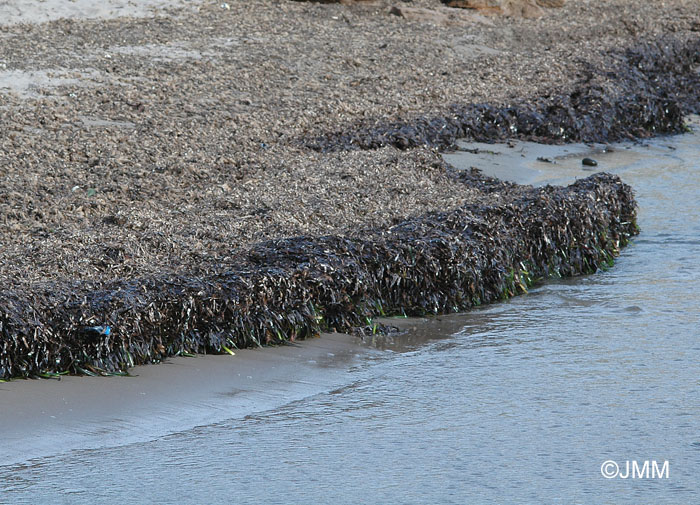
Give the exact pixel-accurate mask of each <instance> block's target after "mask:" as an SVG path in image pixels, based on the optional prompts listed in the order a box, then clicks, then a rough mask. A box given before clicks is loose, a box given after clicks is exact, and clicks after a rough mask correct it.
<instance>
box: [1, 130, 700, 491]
mask: <svg viewBox="0 0 700 505" xmlns="http://www.w3.org/2000/svg"><path fill="white" fill-rule="evenodd" d="M669 145H670V146H672V147H673V149H670V148H669V147H667V146H669ZM698 145H700V144H699V142H698V138H697V137H695V136H691V135H688V136H683V137H678V138H673V139H664V140H663V141H658V142H653V143H652V144H651V145H649V146H648V147H635V148H633V149H631V150H629V151H628V150H626V149H624V148H623V149H618V150H617V151H616V152H615V153H604V154H601V156H600V158H599V163H600V165H601V166H602V167H603V168H605V167H606V164H607V165H608V168H611V169H616V170H619V171H620V172H621V173H622V174H623V177H624V179H625V180H626V181H627V182H629V183H630V184H632V185H633V186H634V187H635V189H636V192H637V197H638V200H639V203H640V206H641V210H640V225H641V227H642V230H643V232H642V234H641V235H640V236H639V238H638V239H636V240H635V241H634V243H633V244H632V245H631V246H630V247H628V248H627V249H625V250H624V251H623V253H622V256H621V258H620V260H619V261H618V262H617V264H616V266H615V267H614V268H613V269H611V270H608V271H606V272H600V273H598V274H596V275H592V276H588V277H585V278H580V279H576V280H568V281H556V282H550V283H548V284H546V285H544V286H541V287H539V288H537V289H535V290H533V291H532V292H531V293H530V294H528V295H526V296H522V297H518V298H515V299H513V300H511V301H510V302H507V303H503V304H497V305H493V306H489V307H484V308H482V309H480V310H476V311H473V312H471V313H469V314H466V315H460V316H449V317H444V318H441V319H439V320H434V321H431V322H430V323H428V324H427V325H426V326H425V327H422V329H421V330H420V333H412V334H411V335H412V337H411V338H412V340H411V341H410V342H408V343H407V342H406V341H405V340H404V341H401V340H399V338H398V337H394V340H392V341H387V342H384V344H381V345H378V347H382V348H384V349H385V350H384V352H382V353H371V354H369V355H368V356H366V358H365V361H364V362H363V363H361V364H360V365H359V366H354V368H353V370H352V373H350V374H349V375H348V380H347V381H346V383H345V384H344V385H342V386H341V387H338V388H335V389H333V390H331V391H328V392H324V393H320V394H316V395H314V396H311V397H308V398H305V399H302V400H299V401H294V402H291V403H288V404H287V405H285V406H283V407H281V408H275V409H273V410H270V411H266V412H263V413H257V414H254V415H248V416H246V417H242V418H241V417H237V418H234V419H230V420H228V421H225V422H221V423H217V424H213V425H208V426H202V427H199V428H196V429H193V430H189V431H186V432H181V433H174V434H164V436H163V437H162V438H158V439H155V440H151V441H150V442H148V443H139V444H138V445H136V444H134V445H126V446H120V447H116V448H109V449H99V450H89V451H74V452H72V453H69V454H67V455H64V456H58V457H54V458H44V459H41V460H36V461H33V462H32V463H31V464H27V465H24V466H12V467H0V502H3V503H5V502H6V503H70V504H82V503H85V504H88V503H90V504H92V503H117V502H125V503H222V504H223V503H261V502H262V503H285V504H286V503H338V504H342V503H416V504H424V503H456V504H457V503H459V504H462V503H501V504H504V503H512V504H516V503H517V504H522V503H548V504H550V503H551V504H601V503H615V504H622V503H630V504H638V503H656V504H661V503H669V504H671V503H673V504H678V503H691V502H696V501H697V497H698V495H699V493H700V484H699V481H698V477H697V475H698V469H699V468H700V421H698V419H699V418H700V373H699V372H700V369H699V368H698V362H699V361H700V340H699V339H698V336H700V316H699V315H698V309H699V308H700V294H699V291H698V289H697V286H698V284H699V283H700V268H699V267H698V265H697V258H699V257H700V240H698V236H700V207H699V206H698V203H697V201H698V189H697V188H699V187H700V164H699V163H698V161H697V160H698V159H699V156H698V155H699V154H700V149H699V148H698ZM625 152H629V153H631V154H630V156H629V158H628V159H629V160H630V163H624V156H625ZM640 153H642V154H643V155H644V156H642V155H640ZM607 156H610V158H609V159H608V158H607ZM613 156H616V158H613ZM610 160H615V161H614V163H613V162H612V161H610ZM562 165H563V163H562ZM616 167H617V168H616ZM557 168H562V167H557V166H552V167H551V169H552V170H556V169H557ZM374 345H375V346H377V343H376V342H375V343H374ZM606 460H613V461H616V462H620V463H621V464H623V465H624V462H625V461H639V462H644V461H646V460H649V461H651V460H656V461H659V462H663V461H668V462H669V470H670V471H669V479H662V480H659V479H637V480H631V479H628V480H623V479H619V478H618V479H609V480H608V479H604V478H603V477H602V476H601V473H600V467H601V464H602V463H603V462H604V461H606Z"/></svg>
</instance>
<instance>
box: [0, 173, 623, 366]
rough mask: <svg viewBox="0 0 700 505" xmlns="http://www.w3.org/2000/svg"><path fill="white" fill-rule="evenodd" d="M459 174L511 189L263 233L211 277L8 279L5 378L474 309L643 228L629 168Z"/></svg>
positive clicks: (603, 260) (1, 332)
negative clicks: (373, 221)
mask: <svg viewBox="0 0 700 505" xmlns="http://www.w3.org/2000/svg"><path fill="white" fill-rule="evenodd" d="M455 177H457V178H458V179H459V181H460V182H461V183H463V184H470V185H473V186H474V187H477V188H479V189H481V190H482V191H484V192H487V193H492V194H501V195H502V196H507V198H501V199H496V198H494V201H497V202H501V203H498V204H493V205H476V204H469V205H465V206H463V207H461V208H459V209H457V210H454V211H450V212H435V213H430V214H426V215H423V216H418V217H414V218H411V219H407V220H405V221H403V222H401V223H399V224H397V225H395V226H393V227H391V228H389V229H376V230H364V231H358V232H357V233H354V234H353V235H352V236H325V237H306V236H300V237H294V238H287V239H282V240H274V241H269V242H265V243H261V244H258V245H256V246H254V247H253V248H251V249H249V250H246V251H243V252H241V253H239V255H238V256H237V258H236V260H235V261H233V262H231V263H230V264H228V267H223V266H222V267H220V269H219V270H218V271H217V272H215V273H213V274H211V275H210V276H208V277H207V278H191V277H186V276H174V275H171V276H161V277H150V278H142V279H136V280H131V281H126V280H125V281H114V282H110V283H105V284H104V285H97V284H93V285H85V284H75V283H73V284H71V283H64V284H52V285H46V286H43V288H42V289H35V290H33V292H32V293H25V292H23V293H19V292H13V291H8V290H3V291H2V292H0V378H12V377H37V376H56V375H58V374H61V373H64V372H66V371H69V372H71V373H82V374H108V373H124V371H125V370H127V369H128V368H129V367H131V366H134V365H136V364H143V363H150V362H157V361H160V360H162V359H163V358H165V357H167V356H173V355H178V354H180V355H181V354H191V353H207V352H216V353H220V352H228V351H229V350H230V349H232V348H240V347H249V346H260V345H264V344H279V343H283V342H286V341H292V340H295V339H300V338H304V337H309V336H312V335H316V334H318V333H319V332H321V331H324V330H337V331H352V329H353V328H358V327H364V326H367V322H368V318H372V317H374V316H379V315H392V314H406V315H423V314H437V313H446V312H454V311H462V310H465V309H468V308H470V307H473V306H475V305H480V304H482V303H488V302H493V301H496V300H500V299H504V298H508V297H510V296H513V295H515V294H517V293H521V292H524V291H526V290H527V289H528V287H529V286H531V285H532V284H533V283H535V282H537V281H538V279H540V278H543V277H547V276H552V275H555V276H572V275H578V274H584V273H590V272H594V271H596V269H598V268H601V267H605V266H607V265H609V264H611V262H612V261H613V258H614V256H615V255H617V253H618V252H619V249H620V248H621V247H622V246H624V245H625V244H626V243H627V241H628V240H629V237H630V236H632V235H633V234H635V233H636V230H637V228H636V224H635V217H636V203H635V201H634V197H633V194H632V190H631V188H630V187H629V186H627V185H626V184H623V183H622V182H621V181H620V179H619V178H618V177H616V176H612V175H609V174H596V175H593V176H591V177H589V178H587V179H583V180H579V181H577V182H576V183H575V184H572V185H570V186H568V187H552V186H547V187H544V188H531V187H522V186H516V185H513V184H509V183H505V182H501V181H498V180H495V179H490V178H487V177H484V176H482V175H481V174H479V173H478V172H476V171H472V172H471V173H469V172H466V173H461V174H456V175H455ZM503 202H507V203H503ZM373 331H374V330H373Z"/></svg>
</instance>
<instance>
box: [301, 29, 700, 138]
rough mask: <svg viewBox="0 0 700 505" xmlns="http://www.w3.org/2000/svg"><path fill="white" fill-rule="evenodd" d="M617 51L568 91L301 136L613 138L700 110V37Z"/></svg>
mask: <svg viewBox="0 0 700 505" xmlns="http://www.w3.org/2000/svg"><path fill="white" fill-rule="evenodd" d="M611 56H612V58H611V61H614V62H616V63H615V64H614V65H612V66H610V68H606V67H593V66H591V65H588V66H587V69H586V70H585V71H584V72H583V75H582V76H581V78H580V79H579V81H578V83H577V84H575V85H574V86H573V88H572V89H570V90H568V91H566V92H564V93H552V94H551V95H547V96H540V97H536V98H534V99H529V100H527V101H521V102H516V103H512V104H506V105H502V106H498V105H493V104H469V105H461V104H455V105H452V106H451V107H450V108H449V109H448V110H446V111H443V112H440V113H436V114H435V115H432V116H421V117H414V118H410V119H396V120H385V119H376V120H373V121H365V122H363V123H361V124H356V125H353V126H351V127H348V128H346V129H344V130H342V131H339V132H333V133H328V134H326V135H322V136H319V137H317V138H315V139H313V140H310V141H309V140H304V141H303V142H304V143H305V144H307V145H308V146H309V147H312V148H313V149H316V150H319V151H337V150H351V149H376V148H379V147H382V146H387V145H390V146H394V147H397V148H400V149H407V148H410V147H416V146H431V147H439V148H446V147H450V146H453V145H454V144H455V142H456V141H457V140H458V139H463V138H466V139H471V140H475V141H479V142H495V141H504V140H506V139H508V138H513V137H517V138H521V139H524V140H532V141H536V142H546V143H561V142H579V141H580V142H615V141H621V140H629V139H634V138H644V137H649V136H651V135H655V134H664V133H680V132H682V131H684V123H683V116H684V114H688V113H697V112H698V110H699V107H698V104H699V103H700V73H699V72H698V71H697V68H698V64H699V63H700V40H699V39H695V40H693V41H690V42H685V41H679V40H677V39H671V38H662V39H660V40H654V41H651V42H647V43H644V44H640V45H638V46H636V47H633V48H631V49H628V50H626V51H624V52H621V53H619V54H612V55H611Z"/></svg>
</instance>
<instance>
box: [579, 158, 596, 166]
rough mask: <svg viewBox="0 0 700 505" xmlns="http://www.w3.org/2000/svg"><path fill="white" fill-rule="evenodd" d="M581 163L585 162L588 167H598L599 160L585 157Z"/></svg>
mask: <svg viewBox="0 0 700 505" xmlns="http://www.w3.org/2000/svg"><path fill="white" fill-rule="evenodd" d="M581 163H583V164H584V165H585V166H587V167H597V166H598V162H597V161H596V160H594V159H593V158H583V159H582V160H581Z"/></svg>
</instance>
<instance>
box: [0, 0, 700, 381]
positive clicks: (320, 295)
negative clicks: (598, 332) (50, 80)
mask: <svg viewBox="0 0 700 505" xmlns="http://www.w3.org/2000/svg"><path fill="white" fill-rule="evenodd" d="M416 4H417V5H420V6H423V7H424V8H426V9H430V8H437V7H438V4H440V7H442V5H441V3H440V2H437V1H436V2H432V1H429V0H425V1H421V2H416ZM226 6H227V7H226V8H223V7H222V5H221V4H218V3H217V4H206V5H202V6H201V7H200V8H199V9H198V10H197V11H195V12H193V11H192V10H180V11H178V10H173V11H168V12H167V13H165V12H161V13H160V14H157V15H155V16H154V17H153V18H145V19H137V18H129V17H125V18H119V19H115V20H74V19H63V20H57V21H53V22H51V23H47V24H42V25H13V26H9V27H3V28H2V29H1V30H0V40H1V41H2V56H1V57H2V61H1V62H0V63H1V64H2V69H4V70H5V71H7V72H36V71H44V72H46V74H45V75H48V76H49V77H51V76H53V77H54V78H56V79H58V80H57V82H56V83H54V84H55V85H53V86H52V85H48V84H46V85H45V86H42V87H39V88H36V89H32V90H31V91H32V93H29V94H26V93H25V94H23V93H18V92H16V91H12V90H11V91H9V92H7V93H3V94H2V95H0V102H2V103H1V104H0V105H1V106H2V107H0V121H1V122H2V124H3V125H4V126H5V127H4V128H3V129H2V132H1V133H0V146H1V147H2V151H1V153H2V157H3V163H2V165H1V167H0V172H1V173H2V177H3V182H4V184H3V185H2V187H1V188H0V215H1V216H2V227H1V228H0V241H1V242H2V244H3V249H2V262H0V280H1V281H2V285H3V289H2V292H0V376H2V377H17V376H37V375H41V374H44V375H51V374H54V373H59V372H64V371H69V372H77V373H104V372H120V371H124V370H126V369H127V368H128V367H130V366H133V365H134V364H137V363H147V362H154V361H159V360H161V359H163V358H164V357H166V356H170V355H175V354H183V353H193V352H225V351H226V349H229V350H230V349H232V348H234V347H243V346H250V345H265V344H274V343H280V342H284V341H287V340H295V339H298V338H303V337H307V336H309V335H314V334H317V333H318V332H319V331H322V330H331V329H335V330H338V331H351V330H352V329H353V328H357V327H362V326H365V325H367V324H368V318H371V317H373V316H377V315H382V314H397V313H398V314H401V313H404V314H408V315H417V314H425V313H439V312H450V311H458V310H465V309H468V308H469V307H471V306H473V305H475V304H480V303H487V302H491V301H494V300H497V299H501V298H504V297H508V296H512V295H513V294H516V293H517V292H521V291H523V290H525V289H527V287H528V285H530V284H531V283H532V282H535V281H536V280H537V279H539V278H541V277H545V276H547V275H578V274H581V273H587V272H592V271H595V270H596V269H597V268H600V267H601V266H606V265H609V264H610V263H611V261H612V258H613V257H614V256H615V254H617V251H618V250H619V248H620V247H622V246H624V244H625V243H626V242H627V241H628V239H629V237H630V236H631V235H632V234H634V233H635V231H636V226H635V203H634V199H633V195H632V191H631V189H630V188H629V187H628V186H626V185H625V184H623V183H622V182H621V181H620V180H619V179H618V178H616V177H612V176H607V175H597V176H593V177H591V178H589V179H586V180H583V181H579V182H578V183H576V184H574V185H572V186H570V187H568V188H554V187H549V188H542V189H533V188H529V187H522V186H516V185H512V184H506V183H502V182H499V181H495V180H492V179H489V178H486V177H483V176H481V175H480V174H478V173H463V172H458V171H456V170H453V169H452V168H451V167H449V166H448V165H446V164H445V163H444V162H442V160H441V159H440V154H439V149H442V148H445V147H448V146H450V145H451V144H452V143H453V142H454V140H455V139H456V138H458V137H466V138H473V139H476V140H490V141H495V140H503V139H507V138H511V137H516V136H517V137H522V138H529V139H536V140H540V141H548V142H565V141H569V140H584V141H590V140H596V141H613V140H618V139H621V138H630V137H644V136H650V135H654V134H658V133H673V132H680V131H682V129H683V125H682V117H683V115H684V114H687V113H689V112H694V111H696V108H697V103H698V102H697V93H698V89H700V87H698V86H697V84H698V82H697V81H698V73H697V67H698V64H699V62H698V57H697V55H698V51H697V45H698V37H697V30H698V27H700V24H699V23H700V20H699V19H698V14H697V12H696V9H692V4H691V3H689V2H683V1H676V2H666V3H665V4H664V5H643V6H640V5H638V4H637V3H635V2H627V1H610V2H599V3H596V5H590V4H589V3H577V4H576V5H569V4H567V5H565V6H564V7H563V8H561V9H554V10H551V12H549V11H548V13H547V16H546V17H544V18H542V19H535V20H531V19H513V18H499V17H496V18H490V20H489V22H488V23H484V22H481V21H475V22H473V23H471V22H470V23H466V22H465V23H461V24H446V25H435V24H433V23H422V22H420V21H411V20H407V19H405V18H401V17H399V16H395V15H392V14H391V13H390V11H391V6H392V5H391V3H389V2H377V3H373V4H367V3H364V2H363V3H362V4H357V5H319V4H307V3H298V2H292V1H289V2H287V1H282V2H273V1H261V2H242V1H241V2H228V3H226ZM483 47H487V48H489V49H491V51H481V52H479V51H477V50H476V49H477V48H483ZM14 75H18V74H14ZM370 326H372V327H371V328H370V331H373V325H372V324H370Z"/></svg>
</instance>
